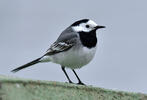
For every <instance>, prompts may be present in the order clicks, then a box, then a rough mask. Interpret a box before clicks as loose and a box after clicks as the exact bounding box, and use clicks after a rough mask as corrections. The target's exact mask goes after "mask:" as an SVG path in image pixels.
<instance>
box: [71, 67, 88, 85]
mask: <svg viewBox="0 0 147 100" xmlns="http://www.w3.org/2000/svg"><path fill="white" fill-rule="evenodd" d="M72 71H73V72H74V74H75V75H76V77H77V79H78V81H79V82H78V84H80V85H85V84H84V83H83V82H82V81H81V80H80V78H79V77H78V75H77V74H76V72H75V71H74V70H73V69H72Z"/></svg>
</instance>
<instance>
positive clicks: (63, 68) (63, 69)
mask: <svg viewBox="0 0 147 100" xmlns="http://www.w3.org/2000/svg"><path fill="white" fill-rule="evenodd" d="M61 68H62V71H63V72H64V74H65V75H66V77H67V79H68V81H69V83H73V82H72V81H71V80H70V78H69V76H68V75H67V73H66V71H65V67H64V66H61Z"/></svg>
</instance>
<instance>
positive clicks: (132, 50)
mask: <svg viewBox="0 0 147 100" xmlns="http://www.w3.org/2000/svg"><path fill="white" fill-rule="evenodd" d="M146 4H147V1H146V0H89V1H88V0H87V1H86V0H72V1H70V0H52V1H51V0H0V46H1V48H0V50H1V52H0V55H1V57H0V61H1V63H0V69H1V70H0V74H3V75H13V76H17V77H23V78H31V79H39V80H49V81H50V80H51V81H61V82H65V81H67V80H66V77H65V76H64V73H63V72H62V70H61V69H60V66H59V65H57V64H53V63H44V64H38V65H34V66H32V67H30V68H28V69H25V70H22V71H20V72H18V73H16V74H13V73H11V72H10V70H12V69H14V68H16V67H18V66H20V65H22V64H25V63H27V62H29V61H31V60H34V59H35V58H37V57H40V56H42V54H44V52H45V51H46V50H47V49H48V48H49V46H50V45H51V44H52V43H53V42H54V41H55V40H56V39H57V37H58V36H59V34H60V33H61V32H62V31H63V30H64V29H65V28H66V27H68V26H69V25H70V24H72V23H73V22H74V21H76V20H79V19H83V18H89V19H92V20H94V21H95V22H96V23H97V24H99V25H105V26H106V27H107V28H106V29H104V30H99V31H97V32H98V39H99V40H98V50H97V53H96V55H95V58H94V59H93V61H92V62H91V63H90V64H88V65H87V66H85V67H83V68H82V69H80V70H77V73H78V75H79V77H80V78H81V80H82V81H83V82H85V83H86V84H89V85H93V86H98V87H103V88H109V89H117V90H125V91H134V92H144V93H147V78H146V76H147V30H146V27H147V20H146V19H147V11H146V10H147V6H146ZM68 73H69V75H70V77H71V79H72V80H74V81H75V82H76V81H77V80H76V78H75V77H74V75H73V73H72V72H71V71H70V70H68Z"/></svg>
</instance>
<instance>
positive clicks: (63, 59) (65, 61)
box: [48, 47, 96, 69]
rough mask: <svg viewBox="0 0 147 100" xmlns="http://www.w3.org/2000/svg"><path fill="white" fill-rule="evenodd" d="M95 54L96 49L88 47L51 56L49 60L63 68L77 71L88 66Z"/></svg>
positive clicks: (72, 49)
mask: <svg viewBox="0 0 147 100" xmlns="http://www.w3.org/2000/svg"><path fill="white" fill-rule="evenodd" d="M95 52H96V47H95V48H91V49H89V48H87V47H80V48H78V49H77V48H71V49H70V50H68V51H65V52H61V53H57V54H55V55H52V56H49V58H48V59H50V61H52V62H54V63H57V64H60V65H62V66H65V67H69V68H71V69H76V68H81V67H82V66H84V65H86V64H88V63H89V62H90V61H91V60H92V58H93V57H94V55H95Z"/></svg>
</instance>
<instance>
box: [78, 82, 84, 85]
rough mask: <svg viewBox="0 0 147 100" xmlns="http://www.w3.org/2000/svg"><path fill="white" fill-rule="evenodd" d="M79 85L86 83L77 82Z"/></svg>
mask: <svg viewBox="0 0 147 100" xmlns="http://www.w3.org/2000/svg"><path fill="white" fill-rule="evenodd" d="M77 84H78V85H85V84H84V83H83V82H79V83H77Z"/></svg>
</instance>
